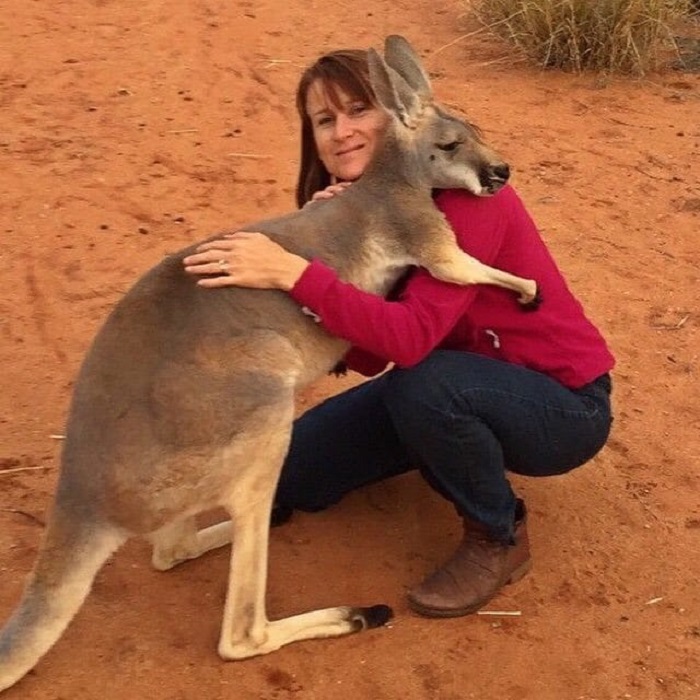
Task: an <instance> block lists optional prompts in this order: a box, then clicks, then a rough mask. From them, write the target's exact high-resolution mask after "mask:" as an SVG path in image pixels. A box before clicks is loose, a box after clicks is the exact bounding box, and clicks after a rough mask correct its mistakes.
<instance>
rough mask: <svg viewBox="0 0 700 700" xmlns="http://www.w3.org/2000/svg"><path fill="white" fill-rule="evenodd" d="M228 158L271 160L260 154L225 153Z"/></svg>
mask: <svg viewBox="0 0 700 700" xmlns="http://www.w3.org/2000/svg"><path fill="white" fill-rule="evenodd" d="M226 155H227V156H228V157H229V158H272V156H266V155H263V154H261V153H227V154H226Z"/></svg>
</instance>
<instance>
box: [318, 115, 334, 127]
mask: <svg viewBox="0 0 700 700" xmlns="http://www.w3.org/2000/svg"><path fill="white" fill-rule="evenodd" d="M332 121H333V117H331V116H330V115H329V116H325V117H319V118H318V119H317V120H316V126H326V124H330V123H331V122H332Z"/></svg>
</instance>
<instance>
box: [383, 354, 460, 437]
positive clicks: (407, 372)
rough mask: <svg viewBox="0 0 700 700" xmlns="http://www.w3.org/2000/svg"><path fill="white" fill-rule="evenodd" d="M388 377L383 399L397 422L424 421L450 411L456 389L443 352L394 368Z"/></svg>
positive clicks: (413, 422) (419, 422) (418, 422)
mask: <svg viewBox="0 0 700 700" xmlns="http://www.w3.org/2000/svg"><path fill="white" fill-rule="evenodd" d="M385 376H386V380H385V384H384V389H383V399H384V404H385V405H386V407H387V409H388V411H389V413H390V415H391V417H392V420H393V421H394V423H406V422H408V423H409V424H424V422H425V421H427V420H431V419H434V417H435V414H436V413H437V414H443V413H444V412H445V411H449V406H450V404H451V403H452V402H453V393H454V392H453V391H452V390H451V389H450V384H451V383H450V380H449V371H447V370H446V369H445V368H444V362H443V361H442V357H441V353H438V352H435V353H432V354H431V355H430V356H428V357H427V358H426V359H425V360H423V361H422V362H420V363H419V364H417V365H415V366H414V367H410V368H407V369H402V368H396V369H393V370H391V371H390V372H388V373H387V374H386V375H385Z"/></svg>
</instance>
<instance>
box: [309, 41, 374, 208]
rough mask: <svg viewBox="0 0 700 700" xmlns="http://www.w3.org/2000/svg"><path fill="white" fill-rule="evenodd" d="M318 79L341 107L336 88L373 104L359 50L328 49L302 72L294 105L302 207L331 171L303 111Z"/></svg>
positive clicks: (363, 57) (325, 184) (326, 182)
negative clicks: (298, 125)
mask: <svg viewBox="0 0 700 700" xmlns="http://www.w3.org/2000/svg"><path fill="white" fill-rule="evenodd" d="M316 81H319V82H320V84H321V85H322V86H323V88H324V90H325V91H326V93H327V94H328V97H329V98H330V100H331V101H332V102H333V104H334V105H335V106H337V107H339V106H340V95H339V94H338V91H339V90H342V91H343V92H345V93H347V94H348V95H350V96H351V97H352V98H353V99H356V100H361V101H363V102H366V103H367V104H372V105H376V99H375V96H374V92H373V91H372V86H371V85H370V81H369V68H368V65H367V52H366V51H364V50H362V49H344V50H340V51H331V52H330V53H327V54H324V55H323V56H321V57H320V58H319V59H318V60H317V61H316V62H315V63H313V64H312V65H310V66H309V67H308V68H307V69H306V70H305V71H304V72H303V74H302V76H301V79H300V80H299V87H298V88H297V97H296V105H297V111H298V112H299V118H300V119H301V159H300V165H299V178H298V180H297V189H296V200H297V206H298V207H300V208H301V207H303V206H304V204H306V202H308V201H309V200H310V199H311V197H312V195H313V194H314V192H318V191H319V190H322V189H325V188H326V187H328V185H330V184H331V176H330V173H329V172H328V171H327V170H326V168H325V166H324V165H323V163H322V162H321V159H320V158H319V157H318V151H317V150H316V143H315V141H314V134H313V127H312V124H311V119H310V118H309V115H308V114H307V112H306V100H307V97H308V93H309V88H310V87H311V84H312V83H314V82H316Z"/></svg>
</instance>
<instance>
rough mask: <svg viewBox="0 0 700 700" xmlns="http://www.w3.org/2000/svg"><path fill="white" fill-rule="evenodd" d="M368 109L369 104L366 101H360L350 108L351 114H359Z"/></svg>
mask: <svg viewBox="0 0 700 700" xmlns="http://www.w3.org/2000/svg"><path fill="white" fill-rule="evenodd" d="M365 111H367V105H366V104H365V103H364V102H358V103H357V104H354V105H351V106H350V109H349V110H348V112H349V114H351V115H354V116H357V115H359V114H362V113H363V112H365Z"/></svg>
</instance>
